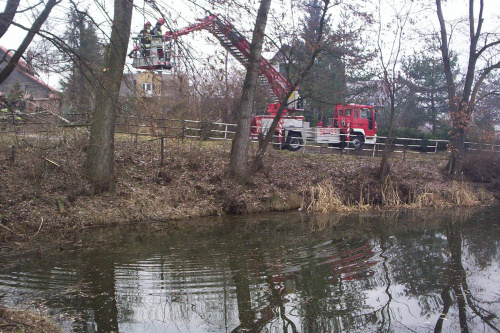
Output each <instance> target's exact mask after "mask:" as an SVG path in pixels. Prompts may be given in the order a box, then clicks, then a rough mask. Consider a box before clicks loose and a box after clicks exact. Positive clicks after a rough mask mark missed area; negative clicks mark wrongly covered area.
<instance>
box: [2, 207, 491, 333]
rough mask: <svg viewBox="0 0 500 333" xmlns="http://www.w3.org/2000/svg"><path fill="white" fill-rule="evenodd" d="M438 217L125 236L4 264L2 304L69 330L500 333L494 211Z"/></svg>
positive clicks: (281, 221) (287, 218)
mask: <svg viewBox="0 0 500 333" xmlns="http://www.w3.org/2000/svg"><path fill="white" fill-rule="evenodd" d="M435 214H436V213H435V212H433V213H432V215H430V218H429V219H428V220H422V219H420V218H418V217H417V219H416V220H415V221H413V223H412V222H411V221H410V222H408V216H404V217H403V219H402V218H401V216H397V215H396V216H395V217H394V218H392V217H391V218H387V216H384V217H379V216H376V217H373V220H369V221H367V222H368V223H366V224H364V227H363V228H364V229H363V228H357V227H356V226H357V224H356V223H358V222H359V221H353V220H349V223H348V225H349V226H350V227H342V228H340V227H339V228H335V227H332V228H331V230H326V231H324V232H323V231H318V230H314V231H311V230H310V229H309V227H308V222H309V221H308V220H307V217H308V216H309V215H302V214H300V215H293V214H286V215H281V214H280V215H278V214H277V215H271V216H266V217H264V218H262V220H260V221H259V220H254V218H251V219H250V218H249V220H251V222H250V223H245V221H241V220H237V219H236V218H235V219H234V220H232V222H234V221H236V223H232V222H231V223H229V224H230V225H227V224H221V225H219V226H216V227H210V228H207V229H204V230H198V229H196V230H195V231H194V232H193V233H192V234H191V233H188V232H185V233H180V234H175V235H169V234H162V235H160V236H157V235H153V234H151V233H150V232H149V231H145V232H135V233H134V232H130V231H128V230H124V231H121V232H116V234H111V236H110V237H109V239H110V241H109V243H111V244H114V245H109V244H107V246H109V248H108V247H94V248H93V249H82V248H77V249H74V250H67V249H65V250H64V251H63V252H55V253H50V254H47V253H44V254H43V255H40V254H36V253H35V254H32V255H31V254H30V255H25V256H18V257H14V256H11V257H8V256H6V257H0V262H7V261H9V262H11V263H12V264H11V265H6V266H4V267H2V268H0V294H4V295H5V297H4V298H3V299H2V301H6V300H7V301H9V302H11V303H16V301H17V300H30V301H33V303H35V301H36V302H39V304H43V305H44V306H46V307H48V308H49V309H50V310H51V311H53V312H54V313H56V314H60V315H61V317H62V318H70V319H69V320H62V321H63V323H64V324H66V325H67V326H66V327H69V328H70V329H69V330H72V331H74V332H89V333H90V332H111V331H119V332H276V333H279V332H283V333H285V332H286V333H295V332H297V333H298V332H301V333H317V332H398V333H399V332H430V331H432V330H434V331H435V332H488V333H489V332H499V329H498V326H499V325H500V321H499V318H498V317H497V313H498V312H499V311H498V309H499V305H500V295H499V294H498V289H499V286H500V279H499V277H498V271H499V269H500V267H499V262H500V260H499V259H500V223H499V222H498V221H500V210H497V211H494V212H492V213H489V215H488V214H487V213H483V214H477V215H474V216H472V217H470V218H469V220H467V218H468V217H467V218H464V221H460V222H457V221H456V219H454V218H449V217H447V216H445V217H441V216H438V217H436V215H435ZM304 216H306V217H305V218H304ZM361 219H362V218H361V217H360V218H359V220H361ZM405 221H406V222H405ZM426 221H430V222H429V223H428V224H426ZM491 221H497V222H496V224H495V223H493V222H491ZM361 222H362V221H361ZM361 222H359V225H362V224H361ZM367 226H368V227H367ZM196 227H197V228H199V225H196ZM103 232H104V231H103ZM89 237H96V235H95V234H91V235H89ZM103 238H104V237H103ZM193 239H196V241H193ZM86 242H87V243H91V242H90V241H89V240H87V241H86ZM83 243H84V244H85V240H84V241H83ZM75 285H76V287H75ZM19 302H21V301H19ZM69 330H68V331H69Z"/></svg>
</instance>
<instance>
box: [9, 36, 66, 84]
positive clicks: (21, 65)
mask: <svg viewBox="0 0 500 333" xmlns="http://www.w3.org/2000/svg"><path fill="white" fill-rule="evenodd" d="M0 53H4V54H7V56H6V60H8V59H10V58H11V57H12V55H13V52H12V51H10V50H7V49H6V48H4V47H3V46H1V45H0ZM16 68H17V69H18V70H19V73H21V74H23V75H24V76H26V77H27V78H28V79H30V80H31V81H33V82H35V83H36V84H38V85H41V86H43V87H45V88H47V89H48V90H50V91H51V92H52V93H57V92H58V91H57V90H56V89H54V88H52V87H51V86H49V85H48V84H46V83H45V82H43V81H42V80H40V79H39V78H37V77H35V76H33V75H31V74H30V73H29V72H31V71H32V69H31V68H30V66H29V65H28V64H27V63H26V61H24V60H22V59H19V61H18V62H17V64H16Z"/></svg>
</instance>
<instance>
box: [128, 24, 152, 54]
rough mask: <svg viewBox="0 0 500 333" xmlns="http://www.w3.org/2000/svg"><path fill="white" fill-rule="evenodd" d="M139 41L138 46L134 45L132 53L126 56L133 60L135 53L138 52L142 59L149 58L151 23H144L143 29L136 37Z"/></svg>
mask: <svg viewBox="0 0 500 333" xmlns="http://www.w3.org/2000/svg"><path fill="white" fill-rule="evenodd" d="M137 37H138V39H139V45H136V46H135V47H134V48H133V49H132V51H130V53H129V54H128V56H129V57H130V58H133V57H134V55H135V53H136V52H137V51H139V50H140V52H141V56H142V57H149V56H150V55H151V23H150V22H146V23H144V28H143V29H142V30H141V31H140V32H139V35H137Z"/></svg>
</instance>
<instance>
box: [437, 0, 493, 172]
mask: <svg viewBox="0 0 500 333" xmlns="http://www.w3.org/2000/svg"><path fill="white" fill-rule="evenodd" d="M475 4H476V1H475V0H469V14H468V25H469V26H468V28H469V29H468V30H469V43H470V44H469V50H468V51H469V52H468V59H467V62H468V64H467V71H466V73H465V78H464V82H463V88H462V91H461V92H460V91H458V90H459V89H458V87H457V83H456V82H455V79H454V76H453V72H452V61H451V56H450V39H451V36H450V35H449V34H448V31H447V27H446V21H445V18H444V14H443V10H442V6H441V0H436V9H437V16H438V19H439V27H440V37H441V55H442V57H443V66H444V72H445V75H446V82H447V85H448V104H449V108H450V116H451V121H452V133H451V140H450V149H451V155H450V160H449V162H448V168H447V171H448V173H449V174H450V175H452V176H459V175H460V174H461V173H462V165H463V161H464V155H465V139H466V134H467V130H468V128H469V125H470V121H471V117H472V114H473V112H474V108H475V106H476V99H477V94H478V91H479V89H480V87H481V84H482V83H483V81H484V80H485V79H486V77H487V76H488V75H489V74H490V73H491V72H492V71H494V70H495V69H499V68H500V60H499V58H498V53H499V45H500V37H499V35H498V33H493V32H483V31H482V30H483V24H484V17H483V15H484V0H479V10H478V11H477V12H476V11H475V6H474V5H475ZM475 13H477V18H476V17H475V16H474V15H475ZM480 44H481V45H480ZM480 59H481V60H483V63H484V65H482V66H481V68H480V69H479V70H478V69H477V67H478V61H479V60H480Z"/></svg>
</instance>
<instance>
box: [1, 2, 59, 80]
mask: <svg viewBox="0 0 500 333" xmlns="http://www.w3.org/2000/svg"><path fill="white" fill-rule="evenodd" d="M60 2H61V0H49V1H48V2H47V4H46V5H45V7H44V9H43V10H42V12H41V13H40V15H39V16H38V17H37V18H36V20H35V22H33V25H32V26H31V29H29V30H28V33H27V34H26V37H24V39H23V41H22V43H21V45H19V47H18V48H17V50H16V51H15V52H14V55H13V56H12V57H11V58H10V60H9V62H8V63H7V65H6V66H5V67H4V68H3V69H2V71H0V84H2V82H3V81H5V79H7V77H9V75H10V74H11V73H12V71H13V70H14V68H15V67H16V64H17V62H18V61H19V59H21V57H22V55H23V54H24V52H25V51H26V49H27V48H28V46H29V45H30V43H31V41H32V40H33V37H35V35H36V34H37V33H38V32H39V31H40V28H41V27H42V24H43V23H44V22H45V20H46V19H47V17H49V14H50V12H51V11H52V9H53V8H54V6H56V5H57V4H58V3H60ZM14 7H15V4H14V5H11V7H9V3H7V8H6V11H5V12H4V13H3V14H5V15H2V16H0V25H1V27H0V29H3V28H4V27H5V31H7V29H8V27H9V26H10V23H11V22H12V19H13V17H14V16H15V9H14ZM12 11H14V15H13V14H12ZM0 33H1V31H0ZM4 33H5V32H4ZM2 35H3V34H2ZM0 37H1V35H0Z"/></svg>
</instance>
